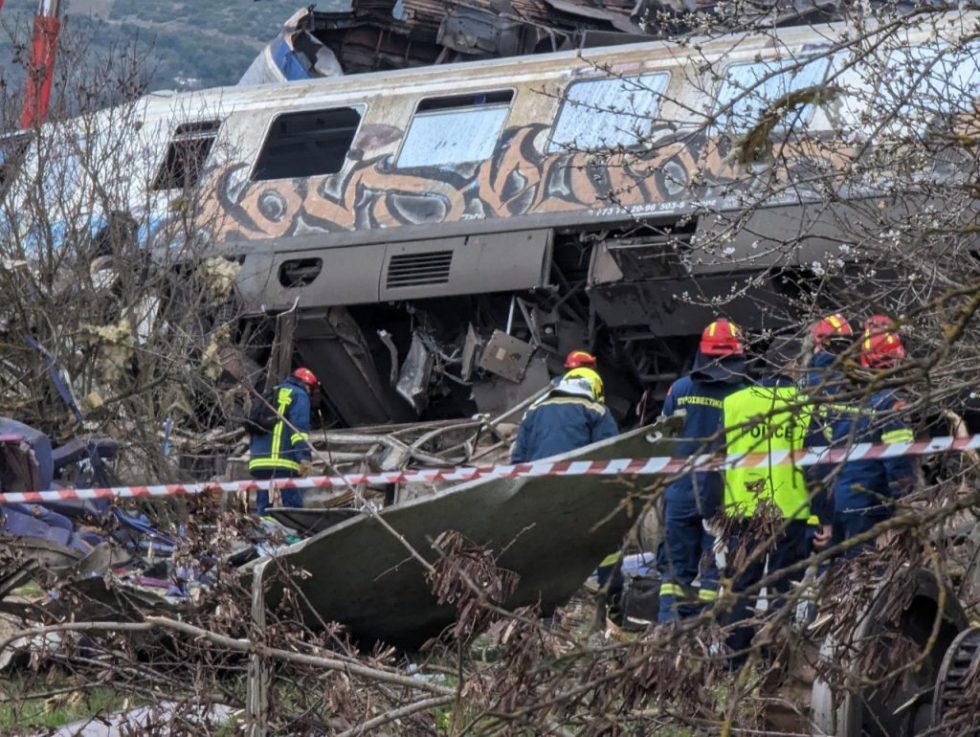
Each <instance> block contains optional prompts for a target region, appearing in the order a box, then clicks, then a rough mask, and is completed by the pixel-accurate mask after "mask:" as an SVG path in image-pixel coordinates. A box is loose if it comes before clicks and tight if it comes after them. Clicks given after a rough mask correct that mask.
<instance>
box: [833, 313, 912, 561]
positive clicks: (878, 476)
mask: <svg viewBox="0 0 980 737" xmlns="http://www.w3.org/2000/svg"><path fill="white" fill-rule="evenodd" d="M904 358H905V347H904V346H903V345H902V340H901V338H900V337H899V335H898V332H897V331H896V329H895V327H894V323H893V322H892V320H891V319H889V318H888V317H886V316H884V315H874V316H872V317H871V318H870V319H869V320H868V321H867V322H866V323H865V326H864V333H863V335H862V338H861V353H860V361H861V366H862V367H864V368H865V369H868V370H870V371H876V370H881V369H888V368H891V367H893V366H894V365H895V364H896V363H897V362H899V361H901V360H902V359H904ZM905 407H906V403H905V402H904V401H903V400H902V399H901V398H900V397H899V395H898V393H897V392H896V390H895V389H891V388H888V389H879V390H877V391H875V392H873V393H872V394H871V396H870V397H868V398H867V400H866V401H864V402H855V403H851V405H850V406H849V409H847V411H844V407H842V408H841V413H840V417H839V419H838V421H837V422H835V423H834V424H833V426H832V427H831V428H830V429H831V445H833V446H837V447H840V446H843V447H846V446H848V445H851V444H854V443H885V444H888V443H909V442H912V440H913V439H914V436H913V433H912V429H911V427H910V426H909V424H908V421H907V418H906V417H905V416H903V415H904V413H903V410H904V409H905ZM916 475H917V468H916V462H915V460H914V458H912V457H911V456H897V457H891V458H879V459H876V460H865V461H862V460H854V461H847V462H845V463H844V465H843V467H842V468H841V469H840V473H839V474H838V476H837V479H836V481H835V482H834V487H833V489H834V490H833V497H834V539H833V541H834V544H835V545H837V544H839V543H842V542H844V541H846V540H849V539H851V538H853V537H854V536H855V535H858V534H860V533H862V532H866V531H867V530H870V529H871V528H872V527H874V526H875V525H877V524H878V523H880V522H882V521H884V520H886V519H888V518H889V517H891V516H892V514H893V513H894V502H895V500H897V499H900V498H901V497H903V496H905V495H906V494H908V493H909V492H910V491H912V489H913V487H914V486H915V479H916ZM863 547H865V546H864V545H861V546H855V547H852V548H849V549H848V551H847V553H846V555H847V557H849V558H850V557H854V556H855V555H857V553H858V552H860V550H861V549H862V548H863Z"/></svg>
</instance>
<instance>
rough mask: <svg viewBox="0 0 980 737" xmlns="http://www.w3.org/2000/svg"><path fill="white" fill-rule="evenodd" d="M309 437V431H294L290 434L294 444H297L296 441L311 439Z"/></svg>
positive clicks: (290, 440) (291, 442) (291, 441)
mask: <svg viewBox="0 0 980 737" xmlns="http://www.w3.org/2000/svg"><path fill="white" fill-rule="evenodd" d="M309 439H310V434H309V433H308V432H294V433H293V434H292V435H290V436H289V442H290V444H292V445H296V443H298V442H300V441H301V440H309Z"/></svg>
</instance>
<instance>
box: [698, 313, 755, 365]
mask: <svg viewBox="0 0 980 737" xmlns="http://www.w3.org/2000/svg"><path fill="white" fill-rule="evenodd" d="M700 349H701V353H703V354H704V355H706V356H741V355H743V354H744V353H745V346H744V345H742V335H741V333H740V332H739V329H738V326H737V325H735V323H733V322H729V321H728V320H725V319H721V320H715V321H714V322H713V323H711V324H710V325H708V327H706V328H705V329H704V332H703V333H701V345H700Z"/></svg>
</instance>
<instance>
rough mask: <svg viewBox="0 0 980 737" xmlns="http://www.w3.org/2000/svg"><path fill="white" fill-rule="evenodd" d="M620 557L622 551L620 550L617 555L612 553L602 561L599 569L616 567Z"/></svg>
mask: <svg viewBox="0 0 980 737" xmlns="http://www.w3.org/2000/svg"><path fill="white" fill-rule="evenodd" d="M619 555H620V551H618V550H617V551H616V552H615V553H610V554H609V555H607V556H606V557H605V558H603V559H602V561H601V562H600V563H599V567H600V568H602V567H603V566H612V565H615V564H616V563H617V562H618V561H619Z"/></svg>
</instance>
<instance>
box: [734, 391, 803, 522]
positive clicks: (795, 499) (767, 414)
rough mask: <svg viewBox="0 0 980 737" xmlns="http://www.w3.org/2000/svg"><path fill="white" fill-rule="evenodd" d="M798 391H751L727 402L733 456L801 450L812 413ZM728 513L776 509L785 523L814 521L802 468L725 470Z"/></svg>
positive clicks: (736, 514) (749, 513)
mask: <svg viewBox="0 0 980 737" xmlns="http://www.w3.org/2000/svg"><path fill="white" fill-rule="evenodd" d="M804 402H805V395H804V394H801V393H800V392H799V390H797V388H796V387H795V386H792V385H789V386H750V387H746V388H744V389H741V390H739V391H737V392H735V393H734V394H730V395H729V396H727V397H725V400H724V424H725V444H726V447H727V453H728V454H729V455H735V456H742V455H745V454H747V453H771V452H773V451H780V450H799V449H800V448H802V447H803V445H804V442H805V440H806V436H807V430H808V428H809V425H810V411H811V410H810V408H809V407H808V406H806V405H805V404H804ZM724 475H725V514H726V515H727V516H729V517H751V516H752V515H753V514H755V512H756V509H757V508H758V506H759V503H760V502H762V501H767V502H769V503H771V504H775V505H776V506H777V507H778V508H779V511H780V513H781V515H782V517H783V519H796V520H806V519H807V518H809V517H810V500H809V498H808V496H807V489H806V481H805V478H804V474H803V469H801V468H798V467H794V466H792V465H789V464H785V465H776V466H774V465H771V464H764V465H761V466H757V467H751V468H750V467H745V468H732V469H729V470H727V471H725V474H724Z"/></svg>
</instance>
